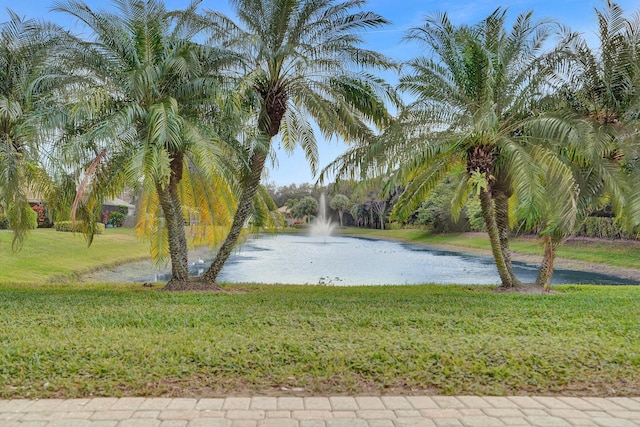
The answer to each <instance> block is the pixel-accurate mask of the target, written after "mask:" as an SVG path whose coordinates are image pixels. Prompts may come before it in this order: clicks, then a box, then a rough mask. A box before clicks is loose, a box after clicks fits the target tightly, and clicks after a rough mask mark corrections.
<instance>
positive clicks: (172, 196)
mask: <svg viewBox="0 0 640 427" xmlns="http://www.w3.org/2000/svg"><path fill="white" fill-rule="evenodd" d="M182 162H183V157H182V155H176V156H175V157H174V158H173V159H172V160H171V165H170V166H171V178H170V180H169V185H168V186H163V185H161V184H159V183H158V184H156V191H157V192H158V198H159V199H160V206H161V207H162V212H163V213H164V219H165V221H166V227H167V233H168V238H169V239H168V240H169V256H170V257H171V279H170V280H169V282H168V283H167V286H166V287H165V289H167V288H173V287H179V286H180V284H181V283H185V282H188V281H189V263H188V259H187V257H188V252H187V238H186V235H185V233H184V217H183V216H182V207H181V204H180V198H179V197H178V183H179V182H180V180H181V179H182V166H183V165H182Z"/></svg>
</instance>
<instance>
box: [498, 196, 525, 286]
mask: <svg viewBox="0 0 640 427" xmlns="http://www.w3.org/2000/svg"><path fill="white" fill-rule="evenodd" d="M493 201H494V206H495V208H494V209H495V215H496V226H497V227H498V235H499V237H500V249H501V250H502V258H503V259H504V264H505V267H506V268H507V271H508V272H509V275H510V276H511V282H512V283H513V286H520V285H521V283H520V280H518V278H517V277H516V274H515V272H514V271H513V263H512V262H511V249H510V248H509V198H508V197H507V195H506V194H505V193H503V192H501V191H498V192H496V194H495V195H494V197H493Z"/></svg>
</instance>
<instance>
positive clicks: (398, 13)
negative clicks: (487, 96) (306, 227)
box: [0, 0, 640, 185]
mask: <svg viewBox="0 0 640 427" xmlns="http://www.w3.org/2000/svg"><path fill="white" fill-rule="evenodd" d="M85 2H86V3H87V4H88V5H89V6H90V7H91V8H95V9H101V8H110V7H111V6H110V2H109V0H101V1H98V0H85ZM165 3H166V5H167V8H168V9H181V8H184V7H186V5H187V4H188V3H189V0H165ZM617 3H618V4H619V5H620V6H621V7H622V8H623V9H624V10H625V11H627V15H628V16H630V15H631V13H632V12H635V11H638V10H640V9H639V8H638V4H639V3H638V1H637V0H618V1H617ZM52 4H53V2H52V1H49V0H22V1H20V0H0V21H2V22H3V21H6V20H7V13H6V8H11V9H13V10H14V11H15V12H17V13H18V15H20V16H26V17H29V18H46V19H48V20H51V21H54V22H57V23H59V24H61V25H64V26H66V27H67V28H70V29H72V30H76V31H79V30H80V27H78V26H77V24H74V23H73V22H72V21H70V20H69V19H67V18H66V17H65V16H63V15H61V14H60V13H53V12H50V10H49V9H50V8H51V5H52ZM604 4H605V3H604V1H603V0H555V1H554V0H538V1H532V0H511V1H509V2H507V1H500V0H453V1H436V0H369V1H368V3H367V5H366V7H365V9H367V10H372V11H374V12H377V13H379V14H381V15H382V16H384V17H385V18H387V19H388V20H390V21H391V22H392V23H391V25H389V26H387V27H385V28H382V29H380V30H378V31H375V32H371V33H369V34H367V35H366V40H367V45H366V47H367V48H370V49H376V50H378V51H380V52H382V53H384V54H386V55H387V56H390V57H392V58H395V59H397V60H407V59H409V58H412V57H415V56H418V55H420V54H421V51H420V47H419V46H417V45H414V44H408V43H405V42H403V41H402V37H403V36H404V34H405V33H406V30H407V29H409V28H411V27H414V26H418V25H420V24H421V22H423V20H424V17H425V16H427V15H429V14H432V13H434V12H447V13H448V14H449V16H450V18H451V20H452V21H453V22H454V23H456V24H461V23H468V24H473V23H475V22H477V21H479V20H481V19H483V18H485V17H486V16H487V15H489V14H490V13H491V12H493V11H494V10H495V9H496V8H498V7H501V6H502V7H509V17H511V18H513V17H515V16H516V15H517V14H518V13H520V12H525V11H529V10H533V11H534V17H537V18H538V19H543V18H552V19H555V20H557V21H559V22H561V23H563V24H565V25H568V26H570V27H571V29H573V30H574V31H579V32H581V33H583V34H584V36H585V37H586V38H587V39H588V40H589V39H593V34H594V32H595V30H596V19H595V15H594V7H597V8H602V7H603V5H604ZM201 7H203V8H207V9H214V10H218V11H220V12H222V13H225V14H227V15H229V16H233V12H232V9H231V8H230V6H229V4H228V2H227V0H204V1H203V2H202V4H201ZM387 78H389V80H390V81H392V80H395V78H394V77H393V76H389V77H387ZM319 142H320V145H319V151H320V166H321V167H322V166H324V165H326V164H327V163H329V162H330V161H332V160H333V159H335V158H336V157H337V156H338V155H340V153H342V152H343V151H344V149H345V147H346V146H345V145H344V144H343V143H340V142H337V141H319ZM278 163H279V164H278V165H277V167H275V168H271V170H270V173H269V177H268V181H273V182H275V183H276V184H277V185H288V184H291V183H298V184H300V183H303V182H311V183H313V182H315V179H314V177H313V176H312V175H311V173H310V170H309V167H308V165H307V163H306V160H305V159H304V155H303V153H302V152H301V151H300V150H298V151H297V152H295V153H294V154H293V155H291V156H289V155H288V154H286V153H284V152H279V153H278Z"/></svg>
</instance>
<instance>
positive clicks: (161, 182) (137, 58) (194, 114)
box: [54, 0, 239, 289]
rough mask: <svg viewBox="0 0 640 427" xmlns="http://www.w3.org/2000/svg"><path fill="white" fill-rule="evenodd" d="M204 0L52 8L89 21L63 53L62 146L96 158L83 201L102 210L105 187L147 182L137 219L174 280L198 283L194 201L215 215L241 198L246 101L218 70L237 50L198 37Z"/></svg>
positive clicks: (82, 157)
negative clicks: (240, 140)
mask: <svg viewBox="0 0 640 427" xmlns="http://www.w3.org/2000/svg"><path fill="white" fill-rule="evenodd" d="M197 5H198V2H193V3H192V4H191V5H190V6H189V8H188V9H187V10H185V11H173V12H170V11H167V10H166V8H165V6H164V4H163V3H162V2H161V1H159V0H119V1H114V6H116V9H117V10H116V12H113V13H112V12H106V11H100V12H95V11H93V10H91V9H90V8H89V7H88V6H87V5H86V4H84V3H83V2H81V1H75V0H69V1H60V2H58V3H56V5H55V8H54V9H55V10H56V11H61V12H64V13H67V14H69V15H71V16H73V17H75V18H76V19H78V20H79V21H80V22H82V23H83V24H84V25H85V26H86V27H87V29H88V30H90V32H91V35H90V38H87V39H86V40H74V41H71V40H70V41H69V44H71V43H72V42H73V45H72V48H70V49H69V50H68V52H67V53H66V54H65V55H61V56H60V60H61V61H64V62H65V63H66V65H67V66H68V69H69V76H68V80H69V81H70V84H69V85H68V86H67V89H68V91H69V93H68V94H67V95H66V96H67V98H66V99H67V101H68V103H69V104H70V105H71V108H69V109H67V110H66V113H67V115H66V116H65V117H64V119H65V123H64V125H65V126H66V128H65V130H66V131H67V132H65V134H64V139H63V140H62V141H60V142H59V144H58V147H59V150H60V153H62V154H61V155H62V156H64V157H62V158H70V159H72V161H73V164H78V163H80V164H83V165H84V166H85V167H86V168H87V170H86V172H85V179H84V180H83V182H82V183H81V185H80V189H79V191H78V197H77V199H76V205H78V206H79V210H78V211H79V212H80V213H81V214H82V215H83V219H84V220H86V221H87V222H89V223H91V222H95V221H96V213H97V212H99V209H100V206H101V203H102V200H103V199H104V198H105V197H107V196H114V195H116V194H117V193H118V192H120V191H122V189H123V188H124V187H125V186H133V187H135V188H140V191H141V193H142V205H141V209H140V215H141V216H140V220H139V224H138V227H139V230H140V231H141V232H142V233H144V232H147V234H149V235H150V237H151V242H152V245H151V248H152V255H154V256H156V257H159V258H161V259H162V258H163V257H165V256H168V257H169V258H170V260H171V271H172V277H171V279H170V280H169V283H168V284H167V287H166V288H167V289H180V288H183V287H189V288H193V287H196V286H199V285H198V284H197V283H194V282H193V281H191V282H190V278H189V270H188V260H187V236H186V234H185V228H184V225H185V221H186V220H187V219H188V218H189V208H190V209H192V210H196V211H197V212H198V213H199V218H200V220H201V221H202V222H204V223H205V224H209V225H213V224H216V223H224V222H225V221H226V220H227V218H228V217H229V215H230V211H231V210H232V209H233V207H234V206H235V197H234V190H233V187H232V186H231V184H232V182H231V177H233V176H234V174H235V173H236V168H237V167H238V166H237V164H236V163H234V162H235V161H236V160H235V159H237V158H238V157H237V155H238V153H237V151H236V148H235V146H234V144H233V141H234V139H233V137H234V135H236V134H238V129H237V128H236V127H234V126H235V125H236V123H237V119H234V117H237V116H238V115H239V113H238V111H237V110H236V108H235V104H234V102H233V100H234V97H233V95H232V94H231V93H230V92H229V91H225V90H224V83H223V81H222V80H221V78H220V73H218V71H217V70H218V67H219V66H220V64H222V63H224V61H226V60H227V59H228V58H229V57H228V56H225V53H224V52H222V51H221V50H219V49H213V48H208V47H204V46H202V45H199V44H197V43H195V42H194V37H195V36H197V35H198V34H201V32H202V30H203V28H204V27H203V24H202V19H201V18H200V17H199V16H198V15H197V14H196V7H197ZM225 99H227V100H229V102H226V103H224V102H223V100H225ZM61 123H62V122H61ZM224 159H228V160H227V161H224ZM85 193H86V194H85ZM159 213H161V214H162V215H161V216H160V215H158V214H159ZM92 229H93V227H89V228H88V230H89V233H91V230H92ZM210 229H215V228H211V227H210ZM214 237H215V236H209V238H210V239H213V238H214Z"/></svg>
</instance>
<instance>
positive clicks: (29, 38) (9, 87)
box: [0, 10, 59, 249]
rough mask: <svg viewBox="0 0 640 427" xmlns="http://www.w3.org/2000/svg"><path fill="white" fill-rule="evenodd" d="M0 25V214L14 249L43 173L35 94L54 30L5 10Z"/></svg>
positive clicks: (38, 91)
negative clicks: (30, 194)
mask: <svg viewBox="0 0 640 427" xmlns="http://www.w3.org/2000/svg"><path fill="white" fill-rule="evenodd" d="M8 15H9V18H10V19H9V21H7V22H4V23H1V24H0V213H3V214H4V215H6V216H7V218H8V219H9V224H10V228H11V229H12V230H13V231H14V240H13V245H14V249H17V248H19V247H20V245H21V244H22V242H23V239H24V237H25V232H26V230H27V229H28V228H29V226H28V223H29V218H30V213H31V207H30V206H29V203H28V200H27V196H28V195H27V191H29V189H31V190H34V189H35V182H36V181H38V180H39V178H40V177H42V176H43V175H44V174H45V170H44V168H43V165H42V162H41V159H42V157H41V155H42V150H41V144H42V139H43V138H42V133H41V132H39V130H40V121H41V112H40V103H41V94H42V92H43V91H44V88H45V87H46V84H47V81H48V71H47V67H46V66H47V59H48V55H47V52H48V50H49V48H51V47H52V46H55V45H56V43H57V37H56V34H58V31H59V29H58V28H56V27H55V26H53V25H51V24H46V23H38V22H36V21H33V20H23V19H21V18H20V17H19V16H18V15H16V14H15V13H14V12H13V11H11V10H8Z"/></svg>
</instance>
